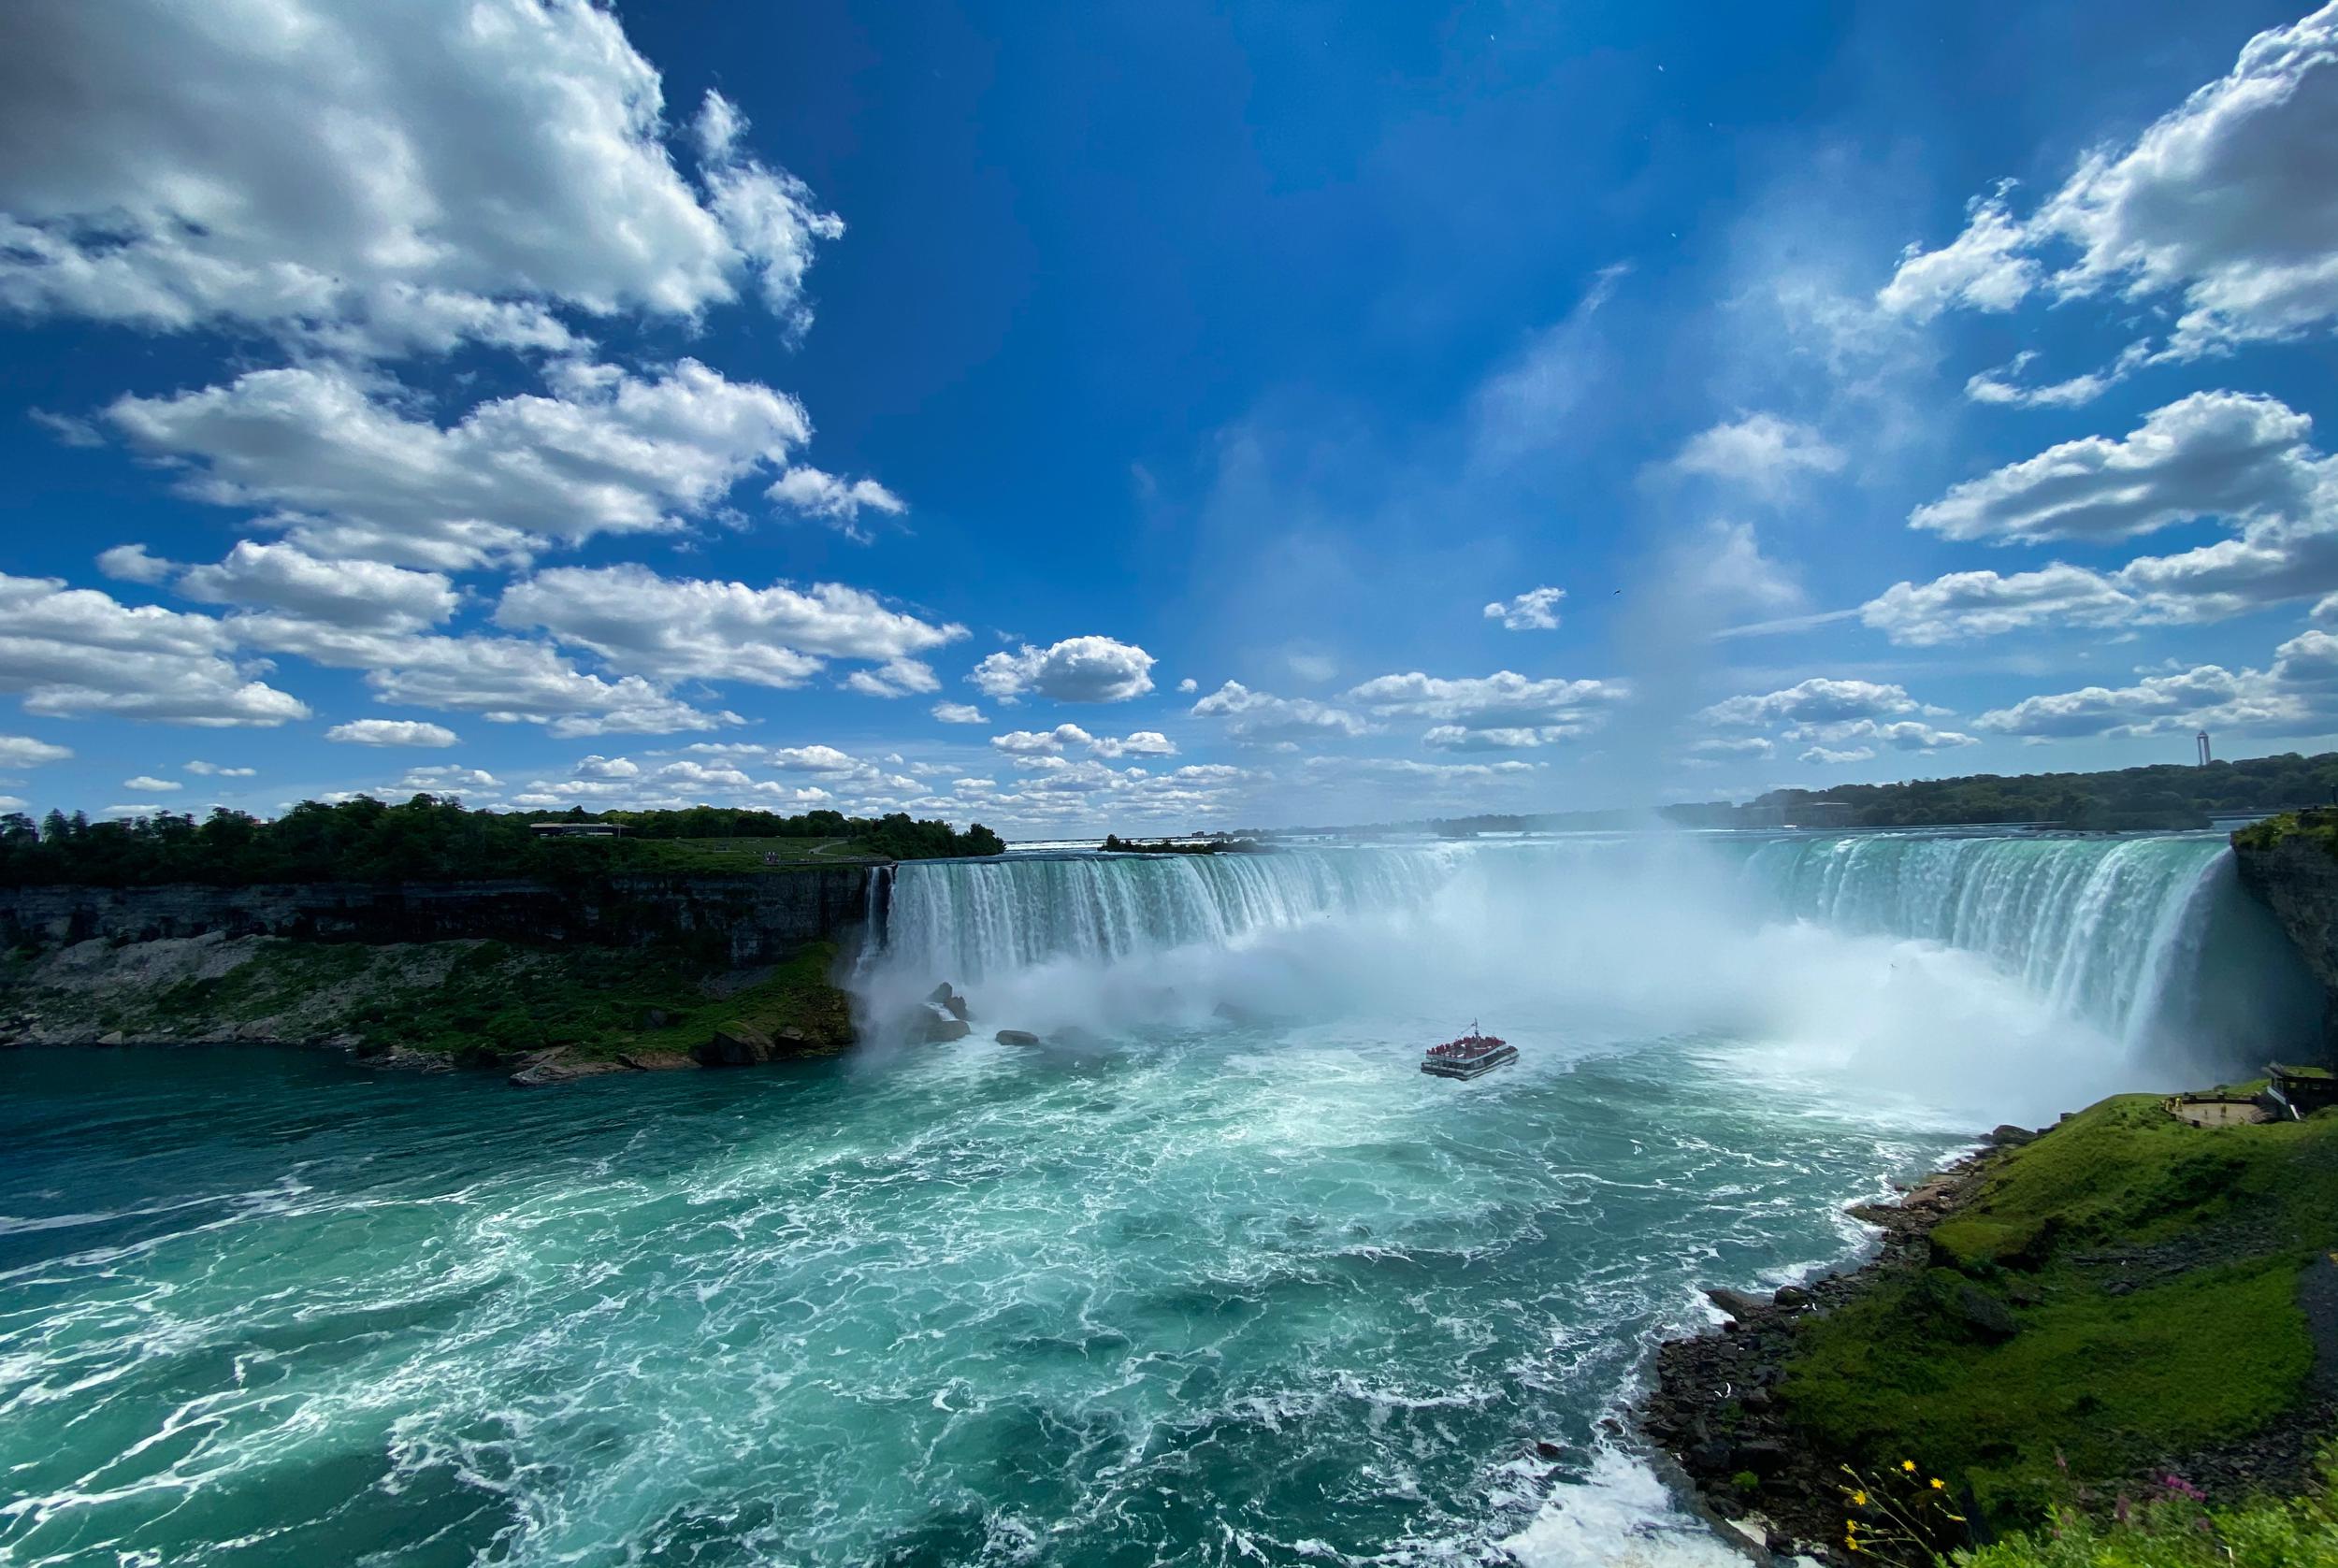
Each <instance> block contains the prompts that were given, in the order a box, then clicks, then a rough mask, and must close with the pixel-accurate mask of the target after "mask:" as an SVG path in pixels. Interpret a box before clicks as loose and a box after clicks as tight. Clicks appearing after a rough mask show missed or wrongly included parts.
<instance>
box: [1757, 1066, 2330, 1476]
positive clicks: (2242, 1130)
mask: <svg viewBox="0 0 2338 1568" xmlns="http://www.w3.org/2000/svg"><path fill="white" fill-rule="evenodd" d="M1931 1242H1932V1263H1933V1265H1934V1266H1932V1267H1930V1268H1927V1269H1923V1270H1914V1271H1908V1272H1903V1273H1885V1274H1883V1275H1881V1276H1878V1278H1877V1281H1876V1284H1875V1285H1874V1287H1872V1288H1871V1289H1869V1291H1867V1292H1866V1293H1865V1294H1864V1295H1862V1296H1861V1297H1860V1298H1859V1299H1858V1300H1857V1301H1856V1302H1853V1303H1852V1304H1850V1305H1848V1306H1845V1307H1843V1308H1841V1309H1840V1310H1838V1311H1836V1312H1834V1313H1832V1314H1829V1315H1826V1316H1818V1317H1811V1318H1806V1319H1804V1320H1802V1321H1801V1323H1800V1324H1799V1325H1798V1326H1797V1331H1796V1346H1795V1349H1794V1350H1793V1352H1792V1353H1791V1354H1790V1356H1789V1358H1788V1359H1787V1362H1786V1367H1785V1376H1784V1379H1783V1381H1782V1384H1781V1386H1780V1388H1779V1396H1780V1399H1781V1402H1782V1406H1783V1408H1784V1411H1785V1414H1786V1415H1787V1416H1788V1417H1789V1418H1790V1419H1792V1420H1793V1421H1794V1422H1795V1423H1796V1424H1797V1426H1799V1427H1800V1428H1801V1429H1802V1430H1803V1431H1805V1432H1807V1433H1808V1434H1809V1435H1810V1436H1811V1439H1812V1440H1813V1442H1815V1443H1816V1444H1817V1445H1818V1446H1821V1447H1822V1448H1823V1449H1825V1450H1826V1451H1829V1452H1833V1453H1837V1454H1840V1455H1843V1456H1846V1457H1850V1458H1854V1459H1856V1460H1860V1461H1861V1462H1874V1461H1876V1460H1878V1459H1879V1457H1880V1459H1881V1460H1885V1461H1889V1462H1895V1463H1896V1462H1897V1461H1898V1460H1899V1459H1901V1458H1908V1459H1912V1460H1916V1461H1917V1462H1918V1463H1920V1464H1922V1465H1923V1466H1925V1467H1927V1469H1928V1470H1929V1471H1930V1472H1931V1473H1933V1474H1942V1475H1947V1476H1950V1477H1952V1478H1953V1479H1954V1480H1956V1481H1961V1482H1963V1483H1966V1484H1969V1485H1970V1487H1971V1488H1972V1493H1973V1496H1974V1497H1975V1499H1976V1500H1977V1502H1978V1503H1979V1505H1980V1507H1981V1508H1982V1510H1983V1512H1984V1516H1986V1517H1989V1518H1993V1519H1995V1520H1998V1521H1999V1522H2015V1523H2019V1522H2028V1521H2034V1520H2036V1519H2037V1518H2040V1517H2042V1514H2043V1513H2044V1511H2045V1510H2046V1509H2047V1508H2048V1507H2050V1506H2051V1505H2052V1504H2053V1503H2055V1502H2056V1500H2057V1498H2062V1497H2066V1496H2067V1495H2068V1490H2069V1488H2070V1486H2071V1483H2072V1481H2073V1479H2075V1480H2079V1481H2103V1482H2110V1483H2115V1482H2116V1481H2117V1480H2118V1479H2119V1478H2121V1477H2123V1476H2126V1475H2129V1474H2132V1473H2134V1472H2135V1471H2137V1470H2138V1469H2139V1468H2141V1467H2143V1466H2147V1465H2154V1464H2164V1463H2168V1462H2170V1461H2178V1460H2181V1458H2182V1457H2183V1456H2185V1455H2186V1454H2191V1453H2197V1452H2200V1451H2202V1450H2204V1449H2206V1448H2209V1447H2211V1446H2215V1445H2218V1444H2221V1443H2225V1442H2228V1441H2230V1440H2233V1439H2238V1438H2244V1437H2246V1436H2247V1435H2249V1434H2250V1433H2252V1432H2256V1431H2262V1430H2264V1429H2266V1428H2267V1427H2269V1426H2271V1425H2272V1424H2273V1423H2275V1422H2278V1421H2281V1420H2283V1419H2284V1418H2285V1417H2286V1416H2287V1412H2289V1411H2291V1410H2292V1409H2293V1408H2294V1407H2295V1406H2296V1405H2297V1404H2298V1403H2299V1402H2300V1400H2301V1398H2302V1394H2303V1390H2304V1387H2305V1384H2306V1380H2307V1378H2308V1375H2309V1374H2310V1372H2311V1370H2312V1366H2313V1359H2314V1347H2313V1344H2312V1340H2311V1337H2310V1335H2309V1332H2308V1329H2307V1325H2306V1320H2305V1316H2304V1314H2303V1313H2302V1310H2301V1309H2300V1307H2299V1281H2300V1275H2301V1272H2302V1270H2303V1268H2304V1267H2305V1266H2306V1265H2307V1264H2308V1262H2310V1261H2311V1260H2312V1259H2314V1258H2315V1256H2316V1253H2317V1251H2318V1250H2322V1249H2328V1248H2330V1247H2331V1246H2333V1245H2338V1115H2329V1114H2325V1115H2319V1116H2316V1117H2314V1118H2311V1119H2310V1120H2308V1121H2305V1122H2302V1123H2299V1122H2290V1123H2276V1124H2272V1125H2267V1126H2257V1127H2229V1128H2205V1129H2203V1128H2194V1127H2188V1126H2186V1125H2185V1124H2183V1123H2181V1122H2178V1121H2176V1120H2175V1119H2174V1118H2173V1117H2172V1116H2170V1115H2167V1113H2166V1111H2165V1110H2164V1109H2163V1108H2162V1106H2161V1104H2160V1102H2159V1101H2158V1100H2157V1099H2156V1098H2153V1097H2149V1096H2141V1095H2130V1096H2121V1097H2119V1098H2117V1099H2114V1100H2105V1101H2103V1102H2102V1103H2100V1104H2099V1105H2096V1106H2093V1107H2091V1108H2090V1109H2088V1110H2086V1111H2085V1112H2082V1113H2081V1114H2079V1115H2077V1116H2075V1117H2072V1118H2071V1120H2069V1121H2067V1122H2065V1123H2063V1124H2062V1125H2061V1126H2060V1127H2059V1128H2057V1129H2054V1130H2053V1131H2051V1132H2049V1133H2048V1134H2046V1135H2045V1136H2043V1137H2042V1138H2040V1139H2039V1140H2038V1141H2037V1142H2035V1143H2033V1144H2028V1145H2027V1146H2025V1147H2023V1148H2020V1149H2018V1150H2015V1151H2013V1153H2012V1154H2010V1155H2009V1156H2007V1157H2006V1158H2005V1159H2004V1161H2003V1163H2002V1164H2001V1165H2000V1166H1999V1169H1998V1171H1997V1172H1996V1173H1995V1174H1994V1175H1993V1176H1991V1178H1990V1179H1989V1180H1988V1181H1987V1183H1986V1184H1985V1185H1984V1187H1983V1188H1982V1190H1981V1192H1980V1193H1979V1194H1978V1196H1977V1197H1976V1198H1975V1200H1974V1201H1973V1202H1972V1203H1971V1204H1970V1205H1969V1206H1968V1207H1967V1208H1966V1209H1965V1210H1964V1211H1963V1212H1962V1213H1960V1214H1959V1215H1958V1216H1956V1217H1955V1218H1953V1219H1951V1220H1948V1221H1946V1222H1944V1223H1943V1224H1941V1226H1939V1227H1938V1228H1937V1229H1936V1230H1934V1231H1933V1233H1932V1237H1931ZM2057 1455H2058V1456H2060V1458H2061V1459H2063V1460H2067V1462H2068V1465H2069V1467H2070V1468H2069V1471H2068V1473H2067V1474H2065V1473H2064V1472H2063V1471H2062V1469H2061V1468H2060V1466H2059V1465H2057Z"/></svg>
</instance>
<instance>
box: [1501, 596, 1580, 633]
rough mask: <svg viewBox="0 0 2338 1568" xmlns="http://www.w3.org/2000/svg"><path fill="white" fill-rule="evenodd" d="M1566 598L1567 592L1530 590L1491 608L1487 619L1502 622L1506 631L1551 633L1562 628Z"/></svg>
mask: <svg viewBox="0 0 2338 1568" xmlns="http://www.w3.org/2000/svg"><path fill="white" fill-rule="evenodd" d="M1565 597H1566V589H1565V588H1529V589H1527V590H1526V591H1525V592H1524V593H1523V594H1520V595H1518V596H1517V597H1514V598H1511V599H1509V600H1508V601H1504V600H1501V599H1496V600H1494V602H1493V603H1492V604H1489V605H1487V606H1486V608H1485V618H1486V619H1487V620H1489V621H1499V622H1501V623H1502V629H1503V630H1504V631H1551V630H1554V629H1556V628H1557V626H1558V624H1559V600H1561V599H1563V598H1565Z"/></svg>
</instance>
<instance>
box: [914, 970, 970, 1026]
mask: <svg viewBox="0 0 2338 1568" xmlns="http://www.w3.org/2000/svg"><path fill="white" fill-rule="evenodd" d="M926 1005H927V1006H928V1007H936V1008H940V1009H941V1010H942V1011H943V1012H945V1013H946V1014H949V1015H950V1016H951V1017H953V1018H956V1019H957V1020H958V1021H959V1022H960V1023H961V1024H963V1023H966V1022H968V1021H969V1020H971V1019H972V1018H973V1017H974V1014H973V1013H972V1012H971V1011H969V1010H968V1008H967V1006H966V999H965V998H964V997H961V996H960V995H959V994H958V990H957V988H956V987H955V986H953V985H951V984H950V983H949V982H948V981H946V980H945V981H944V982H942V984H940V985H936V986H935V987H934V988H933V989H932V990H931V991H929V992H927V993H926Z"/></svg>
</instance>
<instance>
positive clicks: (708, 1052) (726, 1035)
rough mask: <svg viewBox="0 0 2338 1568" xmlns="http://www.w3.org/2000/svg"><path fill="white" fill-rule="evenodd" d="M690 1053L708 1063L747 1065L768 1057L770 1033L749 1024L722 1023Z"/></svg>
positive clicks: (711, 1065) (710, 1064) (717, 1065)
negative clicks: (711, 1037)
mask: <svg viewBox="0 0 2338 1568" xmlns="http://www.w3.org/2000/svg"><path fill="white" fill-rule="evenodd" d="M691 1054H692V1055H693V1056H695V1057H698V1059H699V1060H700V1062H701V1063H703V1064H704V1065H705V1066H708V1067H751V1066H753V1065H754V1064H755V1063H757V1062H759V1061H769V1060H771V1059H772V1037H771V1036H770V1035H768V1034H765V1033H764V1032H763V1031H762V1030H761V1029H757V1028H756V1027H755V1026H754V1025H752V1024H725V1025H724V1026H723V1027H722V1028H720V1029H716V1030H715V1031H714V1039H712V1040H709V1041H708V1042H707V1043H705V1044H703V1045H701V1046H700V1047H699V1048H698V1049H697V1050H696V1051H694V1052H692V1053H691Z"/></svg>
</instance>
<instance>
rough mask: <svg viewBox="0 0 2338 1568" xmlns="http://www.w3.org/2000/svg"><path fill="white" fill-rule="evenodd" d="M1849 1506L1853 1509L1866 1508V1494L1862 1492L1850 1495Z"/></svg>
mask: <svg viewBox="0 0 2338 1568" xmlns="http://www.w3.org/2000/svg"><path fill="white" fill-rule="evenodd" d="M1851 1504H1852V1506H1853V1507H1855V1508H1864V1507H1866V1506H1867V1505H1868V1494H1867V1493H1865V1492H1863V1491H1855V1492H1853V1493H1852V1494H1851Z"/></svg>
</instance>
